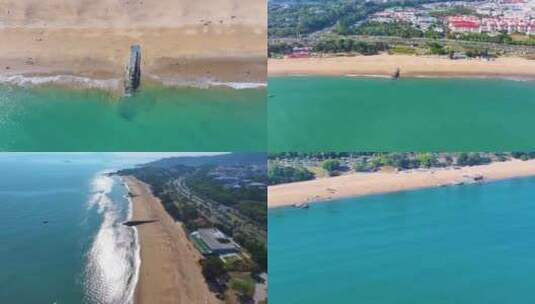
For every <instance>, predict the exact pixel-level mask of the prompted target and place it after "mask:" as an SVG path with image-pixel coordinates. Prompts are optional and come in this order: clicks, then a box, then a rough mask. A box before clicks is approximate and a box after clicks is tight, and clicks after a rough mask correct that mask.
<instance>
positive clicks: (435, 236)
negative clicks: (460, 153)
mask: <svg viewBox="0 0 535 304" xmlns="http://www.w3.org/2000/svg"><path fill="white" fill-rule="evenodd" d="M534 218H535V179H534V178H527V179H515V180H507V181H500V182H494V183H489V184H485V185H470V186H460V187H448V188H437V189H427V190H418V191H410V192H401V193H395V194H388V195H376V196H369V197H363V198H354V199H344V200H339V201H336V202H332V203H323V204H316V205H312V206H311V208H310V209H308V210H302V209H288V208H286V209H275V210H270V212H269V275H270V286H269V288H270V289H269V297H270V301H271V302H272V303H287V304H320V303H374V304H391V303H398V304H427V303H438V304H473V303H486V304H493V303H495V304H503V303H535V293H533V283H534V273H535V259H534V258H533V254H534V253H535V239H534V238H533V231H535V221H534V220H533V219H534Z"/></svg>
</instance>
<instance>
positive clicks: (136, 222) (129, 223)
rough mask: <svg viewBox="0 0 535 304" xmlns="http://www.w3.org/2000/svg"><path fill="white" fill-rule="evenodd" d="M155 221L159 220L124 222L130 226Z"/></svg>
mask: <svg viewBox="0 0 535 304" xmlns="http://www.w3.org/2000/svg"><path fill="white" fill-rule="evenodd" d="M154 222H157V220H147V221H128V222H124V223H123V225H125V226H128V227H133V226H138V225H143V224H149V223H154Z"/></svg>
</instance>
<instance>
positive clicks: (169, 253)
mask: <svg viewBox="0 0 535 304" xmlns="http://www.w3.org/2000/svg"><path fill="white" fill-rule="evenodd" d="M121 178H122V180H123V181H124V182H125V184H126V185H127V189H129V193H132V194H133V195H134V196H133V197H132V198H131V200H132V209H133V211H132V217H131V220H132V221H146V220H151V221H155V222H150V223H145V224H141V225H138V226H136V227H134V228H135V229H136V230H137V231H138V233H137V234H138V240H139V251H140V257H141V262H140V266H139V271H138V282H137V284H136V287H135V291H134V303H136V304H145V303H147V304H150V303H164V304H165V303H169V304H171V303H173V304H176V303H210V304H212V303H213V304H217V303H220V301H219V300H217V298H216V297H215V295H214V294H213V293H212V292H210V291H209V289H208V286H207V284H206V282H205V280H204V277H203V275H202V273H201V266H200V264H199V260H200V259H201V256H200V253H198V252H197V251H196V249H195V248H194V247H193V244H191V243H190V241H189V239H188V237H187V235H186V233H185V231H184V228H183V227H182V226H181V224H180V223H177V222H175V221H174V220H173V219H172V218H171V217H170V216H169V215H168V214H167V212H166V211H165V209H164V208H163V205H161V203H160V201H159V200H158V199H157V198H156V197H154V196H153V195H152V192H151V191H150V187H149V186H148V185H147V184H145V183H143V182H141V181H139V180H137V179H136V178H134V177H132V176H123V177H121Z"/></svg>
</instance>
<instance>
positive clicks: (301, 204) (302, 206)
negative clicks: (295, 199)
mask: <svg viewBox="0 0 535 304" xmlns="http://www.w3.org/2000/svg"><path fill="white" fill-rule="evenodd" d="M293 207H294V208H299V209H308V208H310V205H309V204H307V203H298V204H293Z"/></svg>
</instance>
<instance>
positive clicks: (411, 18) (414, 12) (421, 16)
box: [370, 7, 442, 30]
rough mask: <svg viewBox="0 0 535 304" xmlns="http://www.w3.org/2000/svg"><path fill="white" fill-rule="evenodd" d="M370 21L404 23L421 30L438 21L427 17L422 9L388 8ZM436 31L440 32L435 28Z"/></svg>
mask: <svg viewBox="0 0 535 304" xmlns="http://www.w3.org/2000/svg"><path fill="white" fill-rule="evenodd" d="M370 21H376V22H387V23H388V22H406V23H410V24H412V25H414V26H416V27H418V28H420V29H422V30H427V29H429V28H430V27H431V26H432V25H434V24H437V23H438V22H439V20H438V19H437V18H435V17H432V16H430V15H429V11H428V10H427V9H424V8H423V7H419V8H390V9H386V10H384V11H382V12H378V13H375V14H373V15H372V16H371V18H370ZM436 30H442V29H441V28H437V29H436Z"/></svg>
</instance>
